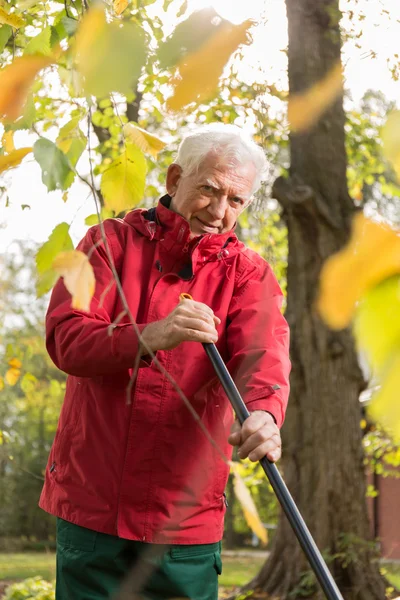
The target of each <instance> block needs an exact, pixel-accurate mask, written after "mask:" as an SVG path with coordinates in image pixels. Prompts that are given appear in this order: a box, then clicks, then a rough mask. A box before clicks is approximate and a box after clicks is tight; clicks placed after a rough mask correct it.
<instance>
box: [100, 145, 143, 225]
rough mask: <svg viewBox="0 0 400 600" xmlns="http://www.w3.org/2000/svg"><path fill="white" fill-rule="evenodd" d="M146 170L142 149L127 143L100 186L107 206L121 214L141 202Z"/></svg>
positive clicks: (105, 172)
mask: <svg viewBox="0 0 400 600" xmlns="http://www.w3.org/2000/svg"><path fill="white" fill-rule="evenodd" d="M146 172H147V162H146V159H145V157H144V156H143V153H142V151H141V150H139V148H137V147H136V146H133V145H132V144H127V146H126V150H125V152H123V153H122V154H121V156H119V157H118V158H117V159H116V160H115V161H114V162H113V163H112V164H111V165H110V166H109V167H108V169H107V170H106V171H104V173H103V176H102V179H101V184H100V188H101V192H102V194H103V197H104V204H105V207H106V208H107V209H108V210H113V211H115V212H116V213H117V214H119V213H121V212H123V211H125V210H128V209H130V208H133V207H134V206H135V205H137V204H139V202H141V200H143V195H144V188H145V182H146Z"/></svg>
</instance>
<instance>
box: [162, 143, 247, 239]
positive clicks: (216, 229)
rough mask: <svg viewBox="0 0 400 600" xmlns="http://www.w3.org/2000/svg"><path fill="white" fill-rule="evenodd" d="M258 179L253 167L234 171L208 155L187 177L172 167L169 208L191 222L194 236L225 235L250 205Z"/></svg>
mask: <svg viewBox="0 0 400 600" xmlns="http://www.w3.org/2000/svg"><path fill="white" fill-rule="evenodd" d="M255 176H256V169H255V166H254V165H253V163H251V162H248V163H244V164H239V165H238V166H237V167H235V168H234V169H232V167H229V166H226V165H224V164H223V163H219V162H218V160H217V156H215V154H214V155H212V154H209V155H207V157H206V158H205V159H204V161H203V162H202V163H201V164H200V166H199V168H198V170H197V171H196V172H195V173H192V174H191V175H187V176H183V175H182V169H181V167H180V166H179V165H176V164H172V165H171V166H170V167H169V169H168V174H167V192H168V194H169V195H170V196H172V201H171V205H170V208H171V210H174V211H175V212H177V213H179V214H180V215H182V216H183V217H184V218H185V219H186V220H187V221H189V224H190V229H191V232H192V235H193V236H196V235H204V234H206V233H225V232H226V231H229V230H231V229H232V227H233V226H234V225H235V223H236V221H237V218H238V216H239V215H240V213H241V212H242V211H243V210H244V209H245V208H246V206H248V205H249V204H250V202H251V193H252V190H253V184H254V178H255Z"/></svg>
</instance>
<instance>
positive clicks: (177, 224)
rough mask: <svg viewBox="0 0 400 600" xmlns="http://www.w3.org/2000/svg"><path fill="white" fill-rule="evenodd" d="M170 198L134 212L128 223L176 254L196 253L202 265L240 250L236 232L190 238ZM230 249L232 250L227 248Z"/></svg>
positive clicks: (187, 227) (127, 217)
mask: <svg viewBox="0 0 400 600" xmlns="http://www.w3.org/2000/svg"><path fill="white" fill-rule="evenodd" d="M170 203H171V196H169V195H168V194H166V195H165V196H163V197H162V198H161V199H160V200H159V202H158V205H157V207H155V208H151V209H150V210H143V209H138V210H133V211H132V212H130V213H128V214H127V215H126V217H125V222H126V223H127V224H129V225H131V226H133V227H134V228H135V229H136V230H137V231H138V232H139V233H141V234H142V235H145V236H146V237H148V238H150V239H151V240H152V239H155V240H158V241H160V243H161V244H162V246H163V247H164V248H165V249H166V250H167V251H168V252H171V253H173V254H176V255H179V254H181V253H182V252H188V253H189V255H192V254H193V253H195V254H196V255H198V257H199V258H200V260H201V262H206V261H207V262H208V261H209V260H218V259H223V258H227V257H228V256H229V255H231V254H232V253H234V254H236V253H237V252H239V251H240V249H241V247H243V244H242V243H241V242H239V240H238V239H237V237H236V235H235V233H234V229H232V230H231V231H227V232H226V233H215V234H205V235H200V236H196V237H194V238H192V239H190V225H189V222H188V221H187V220H186V219H185V218H184V217H182V215H180V214H178V213H176V212H174V211H172V210H170V208H169V206H170ZM228 246H229V248H228Z"/></svg>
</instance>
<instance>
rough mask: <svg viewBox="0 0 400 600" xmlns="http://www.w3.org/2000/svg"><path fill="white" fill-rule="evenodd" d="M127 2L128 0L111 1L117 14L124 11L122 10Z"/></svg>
mask: <svg viewBox="0 0 400 600" xmlns="http://www.w3.org/2000/svg"><path fill="white" fill-rule="evenodd" d="M128 4H129V2H128V0H114V3H113V7H114V11H115V12H116V14H117V15H120V14H121V13H123V12H124V10H125V9H126V7H127V6H128Z"/></svg>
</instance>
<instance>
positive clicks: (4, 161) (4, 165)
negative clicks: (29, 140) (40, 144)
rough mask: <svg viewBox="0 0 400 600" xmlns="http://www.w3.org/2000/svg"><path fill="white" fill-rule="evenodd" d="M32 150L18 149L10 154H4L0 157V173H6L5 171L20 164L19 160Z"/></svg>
mask: <svg viewBox="0 0 400 600" xmlns="http://www.w3.org/2000/svg"><path fill="white" fill-rule="evenodd" d="M32 150H33V148H18V150H13V151H12V152H10V154H4V155H3V156H0V173H2V172H3V171H7V169H11V168H12V167H16V166H18V165H19V164H20V162H21V160H22V159H23V158H24V157H25V156H26V155H27V154H29V153H30V152H32Z"/></svg>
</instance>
